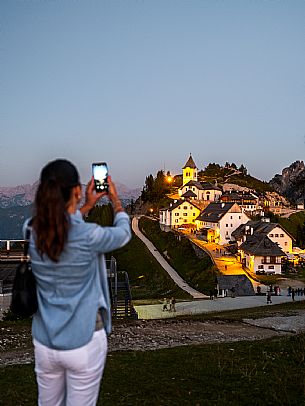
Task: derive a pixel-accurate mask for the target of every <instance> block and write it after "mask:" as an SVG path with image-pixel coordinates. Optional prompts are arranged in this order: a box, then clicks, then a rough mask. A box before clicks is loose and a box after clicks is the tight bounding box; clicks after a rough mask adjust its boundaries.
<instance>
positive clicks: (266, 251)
mask: <svg viewBox="0 0 305 406" xmlns="http://www.w3.org/2000/svg"><path fill="white" fill-rule="evenodd" d="M239 249H241V250H242V251H244V252H246V253H247V254H250V255H255V256H261V257H282V256H285V255H286V254H285V253H284V252H283V251H282V250H281V248H280V247H279V246H278V245H277V244H276V243H275V242H273V241H271V240H270V238H269V237H267V235H265V234H259V233H255V234H253V235H248V236H247V239H246V241H245V242H243V243H242V244H241V246H240V247H239Z"/></svg>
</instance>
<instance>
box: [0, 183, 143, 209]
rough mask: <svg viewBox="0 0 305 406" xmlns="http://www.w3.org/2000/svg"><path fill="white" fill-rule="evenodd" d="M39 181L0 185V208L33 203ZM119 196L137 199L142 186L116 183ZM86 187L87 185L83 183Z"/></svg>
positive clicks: (125, 198)
mask: <svg viewBox="0 0 305 406" xmlns="http://www.w3.org/2000/svg"><path fill="white" fill-rule="evenodd" d="M37 187H38V182H35V183H33V184H32V185H29V184H26V185H19V186H14V187H0V208H2V209H4V208H9V207H15V206H28V205H30V204H32V203H33V201H34V198H35V193H36V190H37ZM116 187H117V190H118V193H119V196H120V198H121V199H122V200H124V201H125V202H126V201H127V202H128V201H130V200H131V199H134V200H135V199H137V198H138V197H139V195H140V193H141V189H140V188H136V189H130V188H129V187H127V186H126V185H123V184H122V183H116ZM83 189H85V185H83Z"/></svg>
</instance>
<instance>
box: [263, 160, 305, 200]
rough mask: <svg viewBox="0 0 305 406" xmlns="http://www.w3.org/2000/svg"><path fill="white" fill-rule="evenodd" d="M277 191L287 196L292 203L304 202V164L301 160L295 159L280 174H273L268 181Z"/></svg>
mask: <svg viewBox="0 0 305 406" xmlns="http://www.w3.org/2000/svg"><path fill="white" fill-rule="evenodd" d="M269 184H270V186H271V187H272V188H273V189H274V190H276V191H277V192H278V193H280V194H282V195H284V196H285V197H287V198H288V199H289V200H290V201H292V202H293V203H298V202H302V203H303V202H304V199H305V165H304V162H303V161H296V162H294V163H292V164H291V165H290V166H289V167H288V168H284V169H283V171H282V174H281V175H279V174H277V175H275V176H274V178H273V179H272V180H271V181H270V182H269Z"/></svg>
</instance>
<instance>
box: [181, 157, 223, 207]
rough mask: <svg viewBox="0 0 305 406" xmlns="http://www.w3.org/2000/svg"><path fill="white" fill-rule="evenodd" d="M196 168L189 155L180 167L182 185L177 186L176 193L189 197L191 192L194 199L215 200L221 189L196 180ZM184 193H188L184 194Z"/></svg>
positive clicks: (218, 196)
mask: <svg viewBox="0 0 305 406" xmlns="http://www.w3.org/2000/svg"><path fill="white" fill-rule="evenodd" d="M197 175H198V169H197V167H196V164H195V162H194V160H193V158H192V155H190V157H189V159H188V160H187V162H186V164H185V165H184V167H183V168H182V176H183V180H182V186H181V187H180V188H179V190H178V193H179V196H181V197H189V196H188V195H189V194H190V193H192V198H193V199H196V200H204V201H211V202H217V201H218V200H219V198H220V196H221V194H222V191H221V189H220V188H219V187H218V186H216V185H213V184H212V183H210V182H198V176H197ZM185 194H188V195H186V196H185Z"/></svg>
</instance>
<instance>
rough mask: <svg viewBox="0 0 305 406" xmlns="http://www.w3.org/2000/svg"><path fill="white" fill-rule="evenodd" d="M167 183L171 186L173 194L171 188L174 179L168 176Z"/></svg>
mask: <svg viewBox="0 0 305 406" xmlns="http://www.w3.org/2000/svg"><path fill="white" fill-rule="evenodd" d="M166 181H167V183H168V185H169V192H171V186H172V182H173V178H172V177H171V176H170V175H168V176H167V177H166Z"/></svg>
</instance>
